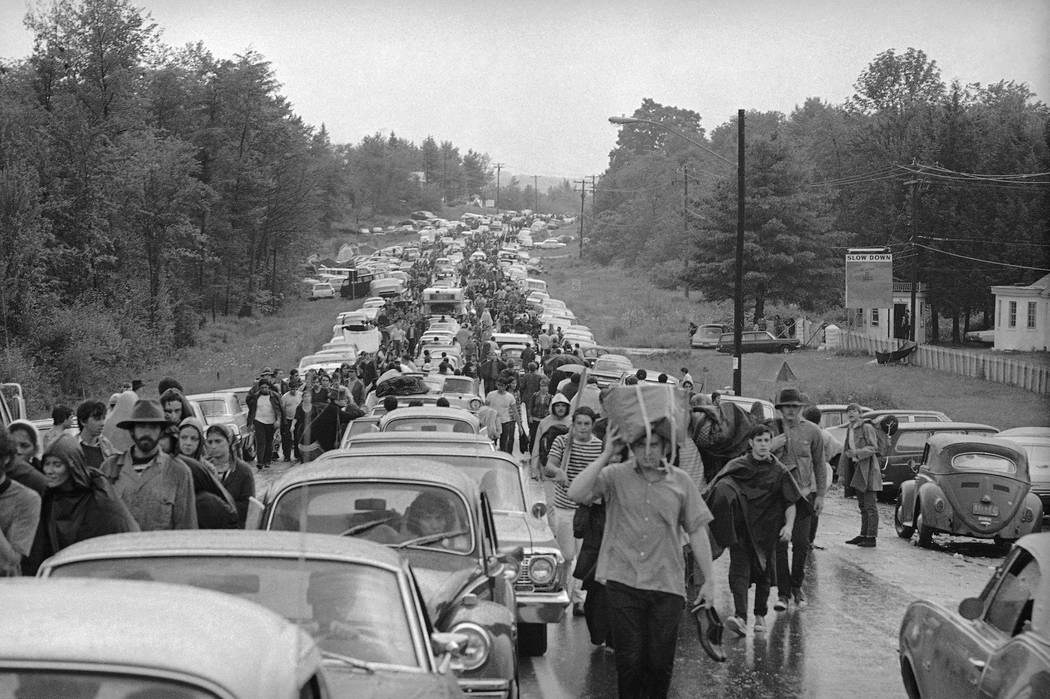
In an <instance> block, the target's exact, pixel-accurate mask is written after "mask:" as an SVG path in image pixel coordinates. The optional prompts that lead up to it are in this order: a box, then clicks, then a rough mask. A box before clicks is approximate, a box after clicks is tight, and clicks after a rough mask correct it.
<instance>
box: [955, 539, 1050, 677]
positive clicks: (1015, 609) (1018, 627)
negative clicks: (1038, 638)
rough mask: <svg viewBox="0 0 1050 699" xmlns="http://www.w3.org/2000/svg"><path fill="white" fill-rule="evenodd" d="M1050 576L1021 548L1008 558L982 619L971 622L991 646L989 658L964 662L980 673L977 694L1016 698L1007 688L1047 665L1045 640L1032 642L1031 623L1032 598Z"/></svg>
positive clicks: (977, 658) (971, 659)
mask: <svg viewBox="0 0 1050 699" xmlns="http://www.w3.org/2000/svg"><path fill="white" fill-rule="evenodd" d="M1048 573H1050V571H1042V570H1040V568H1039V562H1038V561H1037V560H1036V559H1035V558H1034V557H1033V556H1032V555H1031V554H1030V553H1029V552H1028V551H1027V550H1025V549H1022V548H1020V547H1015V548H1014V550H1013V552H1012V553H1011V555H1010V556H1009V557H1008V558H1007V560H1006V563H1005V564H1004V573H1003V576H1002V579H1001V580H1000V581H999V584H998V586H997V587H996V589H995V590H994V591H993V592H992V594H991V595H989V597H988V600H987V602H986V605H985V610H984V615H983V616H982V618H981V619H980V620H979V621H977V622H975V623H977V624H980V625H982V626H983V627H984V628H985V629H986V630H987V633H988V638H989V640H990V641H992V642H991V644H990V647H989V648H988V649H987V654H985V655H981V656H976V657H971V658H969V659H968V660H969V663H970V664H971V665H972V666H973V667H974V668H975V669H976V670H979V671H980V672H981V676H980V683H979V688H980V692H981V696H986V697H998V696H1004V695H1006V696H1015V694H1014V693H1011V692H1008V691H1006V690H1007V689H1008V688H1011V686H1013V688H1014V689H1017V690H1019V688H1020V687H1023V686H1024V685H1025V684H1026V683H1027V682H1028V681H1029V680H1030V679H1031V678H1033V677H1034V675H1035V674H1036V673H1037V672H1039V671H1040V670H1041V669H1043V668H1045V667H1046V663H1047V662H1048V656H1050V654H1048V652H1047V649H1046V646H1045V642H1040V643H1033V642H1032V641H1033V640H1034V639H1033V638H1032V636H1033V632H1032V629H1031V623H1032V612H1033V609H1034V607H1035V596H1036V594H1038V591H1039V589H1040V584H1041V579H1042V576H1043V575H1047V574H1048ZM1040 656H1041V657H1040ZM1043 672H1044V674H1045V670H1043ZM1017 695H1020V694H1017ZM1033 696H1034V695H1033Z"/></svg>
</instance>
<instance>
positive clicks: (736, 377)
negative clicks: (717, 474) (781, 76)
mask: <svg viewBox="0 0 1050 699" xmlns="http://www.w3.org/2000/svg"><path fill="white" fill-rule="evenodd" d="M736 123H737V146H736V149H737V152H736V284H735V288H734V290H733V394H734V395H738V396H739V395H741V391H742V390H743V388H742V385H743V383H744V381H743V369H742V368H741V361H740V357H741V354H742V352H741V345H742V344H743V341H744V110H743V109H740V110H737V113H736Z"/></svg>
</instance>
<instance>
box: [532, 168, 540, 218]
mask: <svg viewBox="0 0 1050 699" xmlns="http://www.w3.org/2000/svg"><path fill="white" fill-rule="evenodd" d="M538 180H539V175H533V176H532V201H533V204H532V208H533V209H534V210H535V211H536V213H539V212H540V190H539V184H537V181H538Z"/></svg>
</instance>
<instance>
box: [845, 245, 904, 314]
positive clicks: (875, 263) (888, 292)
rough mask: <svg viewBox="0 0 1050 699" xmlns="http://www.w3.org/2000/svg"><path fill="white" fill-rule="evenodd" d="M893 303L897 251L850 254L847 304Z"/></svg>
mask: <svg viewBox="0 0 1050 699" xmlns="http://www.w3.org/2000/svg"><path fill="white" fill-rule="evenodd" d="M892 307H893V255H892V254H891V253H889V252H853V251H851V252H849V253H847V254H846V308H892Z"/></svg>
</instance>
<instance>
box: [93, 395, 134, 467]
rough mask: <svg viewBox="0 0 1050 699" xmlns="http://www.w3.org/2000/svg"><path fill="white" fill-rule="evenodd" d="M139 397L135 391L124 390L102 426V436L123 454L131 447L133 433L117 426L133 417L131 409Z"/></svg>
mask: <svg viewBox="0 0 1050 699" xmlns="http://www.w3.org/2000/svg"><path fill="white" fill-rule="evenodd" d="M138 399H139V397H138V394H137V393H135V392H134V391H130V390H129V391H124V392H123V393H121V394H120V395H118V396H117V404H116V405H115V406H113V410H111V411H110V413H109V415H107V416H106V425H105V426H104V427H103V428H102V436H103V437H105V438H106V439H108V440H109V443H110V444H112V445H113V448H114V449H115V450H116V451H117V453H118V454H123V453H124V452H126V451H127V450H128V449H131V433H130V432H128V431H127V430H124V429H121V428H120V427H117V425H119V424H120V423H122V422H125V421H127V420H129V419H131V411H132V409H133V408H134V407H135V401H137V400H138Z"/></svg>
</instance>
